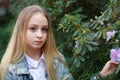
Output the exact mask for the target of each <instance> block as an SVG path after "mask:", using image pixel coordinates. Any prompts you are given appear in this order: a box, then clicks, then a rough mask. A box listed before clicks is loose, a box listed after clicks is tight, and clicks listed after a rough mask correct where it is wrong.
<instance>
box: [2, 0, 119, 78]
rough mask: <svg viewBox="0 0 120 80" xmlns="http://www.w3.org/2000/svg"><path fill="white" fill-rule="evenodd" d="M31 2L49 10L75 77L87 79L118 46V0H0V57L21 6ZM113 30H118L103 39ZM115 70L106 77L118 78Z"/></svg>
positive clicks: (108, 58)
mask: <svg viewBox="0 0 120 80" xmlns="http://www.w3.org/2000/svg"><path fill="white" fill-rule="evenodd" d="M33 4H37V5H40V6H42V7H44V8H45V9H46V10H47V11H48V13H49V15H50V17H51V21H52V27H53V31H54V33H55V34H54V35H55V39H56V44H57V47H58V50H59V51H60V52H61V53H63V55H64V56H65V58H66V62H67V63H68V67H69V68H70V72H71V73H72V75H73V77H74V78H75V80H89V79H90V78H91V77H92V76H94V75H95V74H97V73H98V72H99V71H100V70H101V69H102V67H103V66H104V64H105V63H106V62H107V61H108V60H110V57H109V55H110V50H111V49H112V48H119V47H120V34H119V33H120V0H0V59H1V58H2V55H3V54H4V51H5V49H6V46H7V44H8V42H9V39H10V36H11V33H12V30H13V28H14V25H15V21H16V19H17V16H18V14H19V12H20V10H21V9H23V8H24V7H26V6H28V5H33ZM113 30H115V31H116V32H117V33H116V34H115V35H114V36H112V37H111V38H110V39H109V40H108V41H106V39H107V34H106V33H107V32H109V31H113ZM8 54H9V53H8ZM118 70H119V67H118ZM118 74H119V71H118V72H117V74H113V75H112V76H108V77H107V78H105V80H117V79H119V75H118Z"/></svg>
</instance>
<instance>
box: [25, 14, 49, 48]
mask: <svg viewBox="0 0 120 80" xmlns="http://www.w3.org/2000/svg"><path fill="white" fill-rule="evenodd" d="M47 33H48V20H47V18H46V17H45V16H44V15H43V14H42V13H40V12H37V13H35V14H34V15H32V17H31V18H30V20H29V22H28V26H27V32H26V40H27V41H26V42H27V46H28V48H30V49H40V48H41V47H42V46H43V45H44V43H45V42H46V39H47Z"/></svg>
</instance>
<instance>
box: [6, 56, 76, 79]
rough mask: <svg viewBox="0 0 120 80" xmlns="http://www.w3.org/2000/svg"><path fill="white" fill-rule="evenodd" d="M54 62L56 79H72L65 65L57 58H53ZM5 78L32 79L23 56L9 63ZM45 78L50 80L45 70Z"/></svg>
mask: <svg viewBox="0 0 120 80" xmlns="http://www.w3.org/2000/svg"><path fill="white" fill-rule="evenodd" d="M54 62H55V63H54V67H55V71H56V74H57V77H58V80H74V79H73V77H72V76H71V74H70V72H69V70H68V68H67V67H66V66H64V65H63V64H62V63H61V62H60V61H59V60H58V59H54ZM5 80H34V79H33V77H32V76H31V74H30V72H29V70H28V65H27V61H26V58H25V57H24V58H23V59H22V60H20V61H19V62H17V63H15V64H10V65H9V67H8V70H7V73H6V76H5ZM46 80H50V79H49V77H48V75H47V71H46Z"/></svg>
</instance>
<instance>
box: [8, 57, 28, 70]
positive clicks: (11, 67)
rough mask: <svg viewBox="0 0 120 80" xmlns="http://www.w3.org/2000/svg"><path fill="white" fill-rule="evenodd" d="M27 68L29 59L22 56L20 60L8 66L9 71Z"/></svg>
mask: <svg viewBox="0 0 120 80" xmlns="http://www.w3.org/2000/svg"><path fill="white" fill-rule="evenodd" d="M25 68H27V61H26V59H25V58H22V59H21V60H19V61H18V62H15V63H10V64H9V66H8V71H10V72H11V71H12V72H16V70H23V69H25Z"/></svg>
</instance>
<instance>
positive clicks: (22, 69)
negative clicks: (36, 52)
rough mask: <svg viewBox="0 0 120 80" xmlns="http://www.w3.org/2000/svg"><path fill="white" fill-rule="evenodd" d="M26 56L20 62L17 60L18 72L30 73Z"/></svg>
mask: <svg viewBox="0 0 120 80" xmlns="http://www.w3.org/2000/svg"><path fill="white" fill-rule="evenodd" d="M27 64H28V63H27V61H26V58H25V57H23V59H21V60H20V61H19V62H17V74H18V75H20V74H30V72H29V70H28V65H27Z"/></svg>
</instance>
